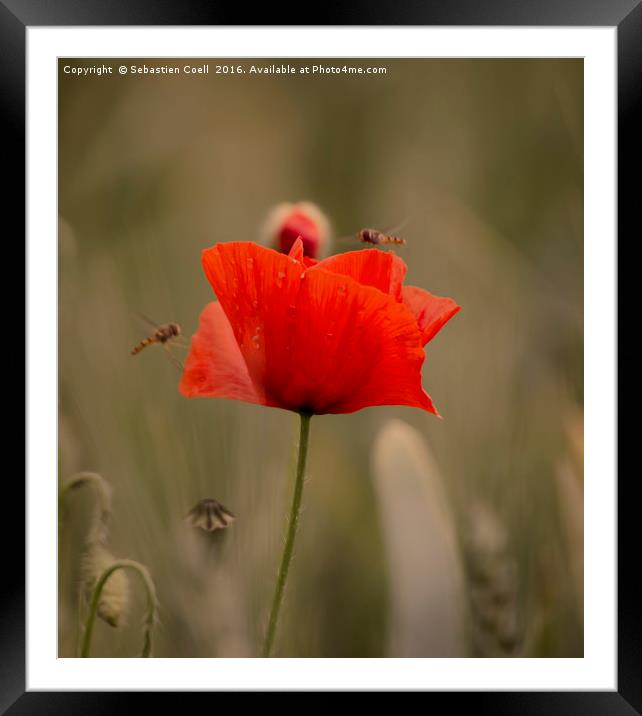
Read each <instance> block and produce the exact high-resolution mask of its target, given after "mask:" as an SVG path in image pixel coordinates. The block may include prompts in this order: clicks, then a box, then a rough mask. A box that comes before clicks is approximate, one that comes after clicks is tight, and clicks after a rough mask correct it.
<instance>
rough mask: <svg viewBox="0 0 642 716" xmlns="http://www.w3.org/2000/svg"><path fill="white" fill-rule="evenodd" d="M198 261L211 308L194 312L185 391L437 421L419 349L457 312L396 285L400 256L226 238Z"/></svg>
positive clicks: (300, 408)
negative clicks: (413, 413) (405, 409)
mask: <svg viewBox="0 0 642 716" xmlns="http://www.w3.org/2000/svg"><path fill="white" fill-rule="evenodd" d="M202 260H203V267H204V268H205V274H206V276H207V278H208V280H209V282H210V283H211V285H212V288H213V289H214V292H215V294H216V296H217V297H218V302H217V301H215V302H213V303H210V304H208V305H207V306H206V307H205V309H204V310H203V312H202V313H201V317H200V323H199V327H198V330H197V332H196V334H195V335H194V337H193V338H192V346H191V350H190V354H189V356H188V359H187V363H186V365H185V370H184V373H183V376H182V380H181V383H180V390H181V392H182V393H183V395H185V396H187V397H196V396H201V397H213V398H232V399H235V400H243V401H246V402H249V403H259V404H261V405H269V406H274V407H278V408H284V409H287V410H293V411H296V412H303V413H314V414H323V413H352V412H354V411H355V410H360V409H361V408H366V407H368V406H372V405H409V406H412V407H417V408H423V409H424V410H427V411H430V412H432V413H435V414H436V415H438V413H437V410H436V408H435V406H434V404H433V402H432V400H431V399H430V397H429V396H428V395H427V394H426V393H425V392H424V390H423V388H422V387H421V366H422V364H423V361H424V357H425V354H424V348H423V346H424V345H425V344H426V343H427V342H428V341H429V340H430V339H431V338H433V337H434V336H435V334H436V333H437V331H439V329H440V328H441V327H442V326H443V325H444V324H445V323H446V322H447V321H448V320H449V319H450V318H452V316H454V314H455V313H457V311H458V310H459V308H460V307H459V306H458V305H457V304H456V303H455V302H454V301H453V300H452V299H450V298H439V297H437V296H433V295H432V294H430V293H428V291H424V290H423V289H421V288H416V287H414V286H403V279H404V276H405V273H406V265H405V263H404V262H403V261H402V260H401V259H400V258H399V257H398V256H396V255H395V254H393V253H388V252H384V251H380V250H378V249H365V250H362V251H351V252H349V253H344V254H338V255H336V256H332V257H330V258H328V259H325V260H324V261H320V262H316V261H313V260H312V259H308V258H307V257H306V258H304V256H303V243H302V241H301V240H300V239H297V241H296V242H295V244H294V245H293V247H292V250H291V251H290V253H289V254H288V255H286V254H282V253H279V252H277V251H274V250H272V249H268V248H265V247H263V246H260V245H258V244H254V243H251V242H232V243H226V244H218V245H216V246H214V247H213V248H210V249H206V250H205V251H204V252H203V256H202Z"/></svg>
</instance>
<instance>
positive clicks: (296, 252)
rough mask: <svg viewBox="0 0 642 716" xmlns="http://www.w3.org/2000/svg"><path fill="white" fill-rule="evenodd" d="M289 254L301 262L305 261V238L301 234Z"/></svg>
mask: <svg viewBox="0 0 642 716" xmlns="http://www.w3.org/2000/svg"><path fill="white" fill-rule="evenodd" d="M288 256H289V257H290V258H291V259H294V260H295V261H298V262H299V263H302V262H303V239H302V238H301V237H300V236H299V237H298V239H297V240H296V241H295V242H294V243H293V244H292V246H291V247H290V250H289V251H288Z"/></svg>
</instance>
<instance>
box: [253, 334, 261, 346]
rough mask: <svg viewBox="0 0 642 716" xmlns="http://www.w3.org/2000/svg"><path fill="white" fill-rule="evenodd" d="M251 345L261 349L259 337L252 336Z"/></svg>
mask: <svg viewBox="0 0 642 716" xmlns="http://www.w3.org/2000/svg"><path fill="white" fill-rule="evenodd" d="M252 344H253V345H254V347H255V348H257V349H258V348H260V347H261V337H260V336H258V335H254V336H252Z"/></svg>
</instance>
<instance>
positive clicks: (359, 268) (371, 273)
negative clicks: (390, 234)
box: [316, 249, 407, 301]
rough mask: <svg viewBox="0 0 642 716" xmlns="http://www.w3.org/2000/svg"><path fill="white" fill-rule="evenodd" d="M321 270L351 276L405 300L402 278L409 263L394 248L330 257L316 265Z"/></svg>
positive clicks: (349, 252)
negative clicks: (392, 249) (393, 251)
mask: <svg viewBox="0 0 642 716" xmlns="http://www.w3.org/2000/svg"><path fill="white" fill-rule="evenodd" d="M316 266H317V268H318V269H322V270H324V271H330V272H332V273H338V274H341V275H343V276H350V278H353V279H354V280H355V281H357V283H361V284H363V285H364V286H373V287H374V288H378V289H379V290H380V291H383V292H384V293H387V294H390V295H391V296H394V298H396V299H397V300H398V301H401V300H402V294H401V291H402V287H403V280H404V278H405V276H406V270H407V266H406V264H405V263H404V261H402V259H400V258H399V257H398V256H397V255H396V254H394V253H392V252H391V251H379V250H378V249H362V250H361V251H348V252H347V253H344V254H336V255H335V256H330V257H329V258H327V259H324V260H323V261H319V263H318V264H317V265H316Z"/></svg>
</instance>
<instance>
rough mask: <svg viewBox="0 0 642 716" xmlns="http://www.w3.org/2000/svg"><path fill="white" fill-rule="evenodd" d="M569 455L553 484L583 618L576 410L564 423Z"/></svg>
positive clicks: (580, 441) (580, 449) (580, 434)
mask: <svg viewBox="0 0 642 716" xmlns="http://www.w3.org/2000/svg"><path fill="white" fill-rule="evenodd" d="M567 435H568V439H569V451H568V455H565V456H564V457H563V458H561V460H560V461H559V463H558V465H557V472H556V478H557V480H556V487H557V494H558V498H559V505H560V514H561V519H562V527H563V530H564V534H565V537H566V546H567V551H568V556H567V558H568V564H569V569H570V572H571V576H572V579H573V583H574V588H575V598H576V601H577V605H576V606H577V613H578V615H580V623H583V622H584V423H583V416H582V414H579V415H578V416H577V417H575V418H574V419H572V420H569V421H568V424H567Z"/></svg>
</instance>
